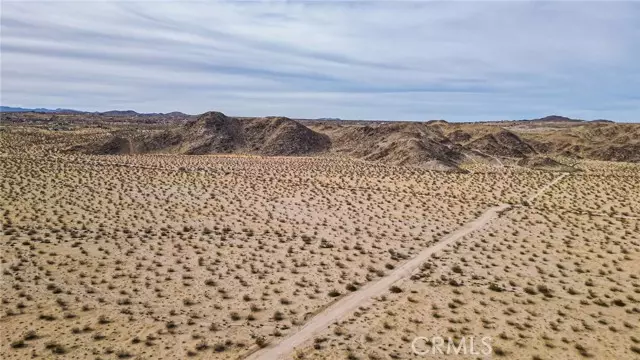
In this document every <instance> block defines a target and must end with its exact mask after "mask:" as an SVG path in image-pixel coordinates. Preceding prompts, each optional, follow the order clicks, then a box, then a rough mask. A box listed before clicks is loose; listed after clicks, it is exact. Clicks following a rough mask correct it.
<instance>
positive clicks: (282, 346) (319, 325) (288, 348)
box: [247, 204, 509, 360]
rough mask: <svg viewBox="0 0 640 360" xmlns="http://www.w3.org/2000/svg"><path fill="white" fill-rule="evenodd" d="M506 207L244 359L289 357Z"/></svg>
mask: <svg viewBox="0 0 640 360" xmlns="http://www.w3.org/2000/svg"><path fill="white" fill-rule="evenodd" d="M507 208H509V205H507V204H502V205H499V206H495V207H492V208H490V209H488V210H487V211H485V212H484V213H483V214H482V215H480V217H478V218H476V219H475V220H473V221H472V222H470V223H467V224H466V225H465V226H463V227H462V228H460V229H458V230H456V231H455V232H453V233H451V234H449V235H448V236H446V237H445V238H444V239H442V240H441V241H440V242H438V243H437V244H435V245H433V246H431V247H429V248H426V249H424V250H422V251H421V252H420V253H419V254H418V255H417V256H416V257H414V258H413V259H411V260H409V261H407V262H406V263H404V264H403V265H401V266H399V267H398V268H396V269H395V270H393V271H392V272H391V273H390V274H388V275H387V276H385V277H383V278H381V279H379V280H378V281H375V282H371V283H369V284H367V285H365V286H364V287H362V288H361V289H360V290H358V291H355V292H352V293H350V294H349V295H347V296H345V297H344V298H342V299H340V300H338V301H337V302H335V303H333V304H332V305H331V306H329V307H328V308H327V309H325V310H324V311H322V312H321V313H319V314H318V315H316V316H315V317H313V318H312V319H311V320H309V322H307V323H306V324H305V325H304V326H303V327H302V328H300V330H298V332H296V333H294V334H292V335H291V336H290V337H288V338H286V339H285V340H283V341H282V342H280V343H278V344H276V345H274V346H270V347H266V348H264V349H261V350H259V351H257V352H254V353H253V354H251V355H249V356H248V357H247V359H265V360H266V359H269V360H275V359H282V358H284V357H285V356H287V355H288V354H290V353H291V352H292V351H293V350H294V349H295V348H296V347H298V346H300V345H301V344H303V343H304V342H305V341H307V340H309V339H311V338H313V336H314V335H316V334H318V333H319V332H321V331H322V330H324V329H326V328H327V327H328V326H329V325H331V323H333V322H335V321H337V320H339V319H341V318H343V317H344V316H345V315H347V314H349V313H350V312H352V311H354V310H355V309H357V308H358V307H359V306H361V305H362V304H363V303H365V302H367V301H368V300H370V299H371V298H373V297H374V296H377V295H381V294H383V293H385V292H387V291H388V289H389V287H390V286H391V285H393V284H394V283H396V282H397V281H399V280H401V279H406V278H408V277H410V276H411V274H412V273H413V272H414V271H415V270H417V269H418V268H419V267H420V265H421V264H422V263H423V262H425V261H426V260H428V259H429V257H430V256H431V254H433V253H436V252H438V251H440V250H442V249H443V248H444V247H446V246H447V245H449V244H451V243H453V242H454V241H456V240H459V239H461V238H462V237H464V236H465V235H468V234H469V233H471V232H473V231H475V230H478V229H480V228H481V227H483V226H484V225H486V224H487V223H488V222H489V221H491V220H492V219H494V218H496V217H497V215H498V213H499V212H500V211H502V210H505V209H507Z"/></svg>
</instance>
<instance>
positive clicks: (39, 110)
mask: <svg viewBox="0 0 640 360" xmlns="http://www.w3.org/2000/svg"><path fill="white" fill-rule="evenodd" d="M0 112H6V113H15V112H37V113H53V114H100V115H105V116H188V114H185V113H181V112H178V111H174V112H170V113H166V114H164V113H139V112H136V111H133V110H110V111H104V112H99V111H94V112H91V111H80V110H74V109H61V108H57V109H47V108H23V107H12V106H0Z"/></svg>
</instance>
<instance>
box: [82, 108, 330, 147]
mask: <svg viewBox="0 0 640 360" xmlns="http://www.w3.org/2000/svg"><path fill="white" fill-rule="evenodd" d="M329 147H330V139H329V137H328V136H327V135H324V134H320V133H317V132H315V131H313V130H311V129H309V128H307V127H305V126H303V125H301V124H299V123H298V122H296V121H293V120H291V119H288V118H284V117H267V118H244V119H239V118H231V117H227V116H226V115H224V114H222V113H219V112H208V113H205V114H202V115H201V116H199V117H198V118H197V120H195V121H192V122H189V123H187V124H185V125H183V126H178V127H172V128H170V129H167V130H162V131H153V132H150V133H147V132H139V131H135V130H133V131H132V130H130V129H127V130H123V131H118V132H116V133H114V134H113V135H112V136H110V137H108V138H107V139H106V140H105V141H101V142H98V143H95V142H90V143H88V144H83V145H80V146H78V147H75V148H74V149H73V150H74V151H80V152H84V153H90V154H126V153H128V154H144V153H177V154H190V155H199V154H230V153H247V154H259V155H305V154H311V153H318V152H323V151H326V150H328V149H329Z"/></svg>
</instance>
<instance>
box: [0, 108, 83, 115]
mask: <svg viewBox="0 0 640 360" xmlns="http://www.w3.org/2000/svg"><path fill="white" fill-rule="evenodd" d="M0 112H40V113H73V114H81V113H83V112H85V111H78V110H73V109H60V108H58V109H46V108H22V107H13V106H0Z"/></svg>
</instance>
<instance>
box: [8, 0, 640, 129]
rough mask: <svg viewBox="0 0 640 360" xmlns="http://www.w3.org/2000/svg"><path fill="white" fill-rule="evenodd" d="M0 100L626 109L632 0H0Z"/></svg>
mask: <svg viewBox="0 0 640 360" xmlns="http://www.w3.org/2000/svg"><path fill="white" fill-rule="evenodd" d="M1 20H2V23H1V30H2V33H1V40H2V42H1V50H2V54H1V65H2V67H1V70H2V72H1V75H2V78H1V83H0V85H1V86H2V88H1V95H2V99H1V102H2V105H9V106H23V107H52V108H57V107H63V108H76V109H82V110H92V111H93V110H95V111H101V110H109V109H134V110H137V111H140V112H169V111H183V112H187V113H194V114H196V113H201V112H204V111H208V110H218V111H222V112H224V113H226V114H229V115H243V116H262V115H284V116H289V117H307V118H315V117H340V118H345V119H391V120H429V119H447V120H450V121H476V120H499V119H521V118H532V117H539V116H544V115H548V114H560V115H565V116H571V117H577V118H585V119H598V118H607V119H613V120H617V121H640V60H639V59H640V2H631V1H629V2H610V1H607V2H605V1H602V2H581V1H554V2H549V1H546V2H540V1H509V2H507V1H465V2H463V1H446V2H434V1H425V2H418V1H358V2H346V1H270V2H266V1H265V2H247V1H224V2H223V1H215V2H205V1H200V2H196V1H153V0H151V1H149V0H147V1H126V0H125V1H122V0H120V1H100V2H95V1H74V2H64V1H10V0H9V1H7V0H3V1H2V8H1Z"/></svg>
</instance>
